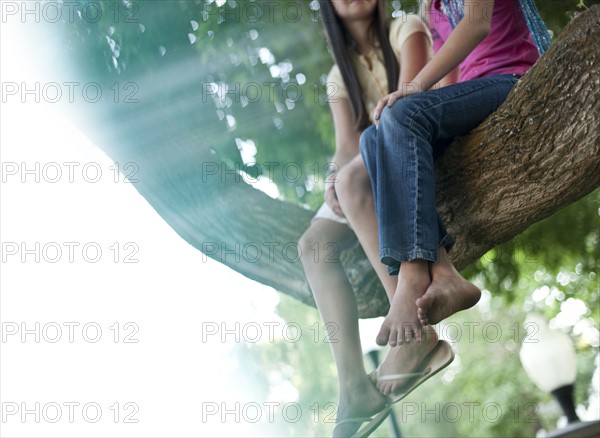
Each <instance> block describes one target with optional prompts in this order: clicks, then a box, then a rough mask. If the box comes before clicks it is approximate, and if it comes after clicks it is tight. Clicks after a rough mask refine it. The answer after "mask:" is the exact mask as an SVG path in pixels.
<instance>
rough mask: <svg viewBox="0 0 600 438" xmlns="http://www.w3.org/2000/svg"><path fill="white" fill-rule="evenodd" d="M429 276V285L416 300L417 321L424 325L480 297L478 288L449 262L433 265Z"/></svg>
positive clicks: (470, 304)
mask: <svg viewBox="0 0 600 438" xmlns="http://www.w3.org/2000/svg"><path fill="white" fill-rule="evenodd" d="M431 277H432V281H431V285H430V286H429V287H428V288H427V291H426V292H425V294H424V295H423V296H422V297H420V298H418V299H417V300H416V304H417V307H418V310H417V314H418V317H419V322H420V323H421V324H423V325H424V326H426V325H433V324H437V323H438V322H440V321H442V320H444V319H446V318H448V317H449V316H451V315H454V314H455V313H456V312H460V311H461V310H465V309H468V308H470V307H473V306H474V305H475V304H477V302H478V301H479V298H481V291H480V290H479V288H478V287H477V286H475V285H474V284H473V283H471V282H470V281H467V280H465V279H464V278H463V277H462V276H461V275H460V274H459V273H458V271H457V270H456V269H455V268H454V266H453V265H452V264H450V263H443V262H442V263H441V264H440V265H438V264H435V265H433V266H432V269H431Z"/></svg>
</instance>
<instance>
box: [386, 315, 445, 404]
mask: <svg viewBox="0 0 600 438" xmlns="http://www.w3.org/2000/svg"><path fill="white" fill-rule="evenodd" d="M437 342H438V337H437V333H436V332H435V330H434V329H433V327H428V328H427V329H424V330H423V339H422V342H418V343H415V342H413V343H410V344H404V345H400V346H398V347H394V348H392V349H391V350H390V352H389V353H388V355H387V356H386V358H385V360H384V361H383V362H382V364H381V366H380V367H379V375H380V376H381V377H383V376H389V375H391V374H405V373H413V372H415V371H417V370H418V369H419V366H420V365H421V363H422V362H423V359H424V358H425V357H426V356H427V355H428V354H429V353H430V352H431V350H433V349H434V348H435V346H436V345H437ZM409 380H410V379H409ZM409 380H394V381H380V382H377V389H379V392H381V393H382V394H383V395H385V396H388V395H390V394H393V393H396V392H397V391H398V390H401V389H402V388H403V387H404V386H406V384H407V383H409Z"/></svg>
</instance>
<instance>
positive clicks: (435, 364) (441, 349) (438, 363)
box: [376, 341, 454, 404]
mask: <svg viewBox="0 0 600 438" xmlns="http://www.w3.org/2000/svg"><path fill="white" fill-rule="evenodd" d="M453 360H454V352H453V351H452V347H450V344H448V343H447V342H446V341H438V343H437V345H436V346H435V347H433V350H431V352H430V353H429V354H428V355H427V356H425V358H424V359H423V361H422V362H421V365H420V366H419V369H420V371H416V372H414V373H404V374H388V375H386V376H382V375H380V374H379V368H377V373H376V375H377V381H378V382H390V381H396V380H406V379H413V381H412V382H410V384H408V385H407V386H404V387H402V388H401V389H400V390H398V392H395V393H392V394H391V395H390V396H389V397H388V402H389V403H390V404H394V403H397V402H399V401H400V400H402V399H403V398H404V397H406V396H407V395H408V394H410V393H411V392H412V391H414V390H415V389H416V388H417V387H418V386H419V385H420V384H421V383H423V382H425V381H426V380H427V379H429V378H430V377H431V376H433V375H435V374H437V373H438V372H440V371H441V370H443V369H444V368H446V367H447V366H448V365H450V363H452V361H453Z"/></svg>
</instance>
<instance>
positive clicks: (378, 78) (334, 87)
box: [327, 14, 432, 122]
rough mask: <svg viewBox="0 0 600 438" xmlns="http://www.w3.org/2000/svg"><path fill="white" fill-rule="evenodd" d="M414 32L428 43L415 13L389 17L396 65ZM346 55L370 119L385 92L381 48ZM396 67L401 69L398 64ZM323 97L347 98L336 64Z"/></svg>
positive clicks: (428, 35) (385, 83)
mask: <svg viewBox="0 0 600 438" xmlns="http://www.w3.org/2000/svg"><path fill="white" fill-rule="evenodd" d="M418 32H422V33H424V34H425V35H427V39H428V40H429V45H430V47H431V44H432V39H431V35H430V33H429V29H428V28H427V26H426V25H425V24H424V23H423V22H422V21H421V19H420V18H419V17H417V16H416V15H412V14H402V15H401V16H399V17H397V18H396V19H394V20H393V21H392V23H391V25H390V43H391V45H392V49H393V51H394V53H395V55H396V59H397V60H398V64H399V65H400V51H401V50H402V46H403V45H404V43H405V42H406V40H407V39H408V38H409V37H410V36H411V35H414V34H415V33H418ZM431 55H432V50H431V48H430V53H429V57H431ZM350 56H351V58H350V59H351V62H352V65H353V66H354V71H355V72H356V74H357V76H358V81H359V83H360V87H361V89H362V98H363V101H364V102H365V108H366V110H367V113H368V114H369V119H370V120H371V122H373V119H372V116H373V111H374V110H375V107H376V106H377V102H378V101H379V99H381V98H382V97H383V96H385V95H387V94H388V81H387V73H386V71H385V64H384V60H383V52H382V51H381V49H377V50H372V51H371V53H369V54H367V55H366V56H365V55H360V54H358V53H356V52H351V55H350ZM367 58H369V60H370V61H371V62H370V64H371V68H370V67H369V61H368V60H367ZM400 69H402V66H401V65H400ZM327 97H328V99H329V100H332V99H337V98H348V91H347V89H346V85H345V84H344V80H343V78H342V73H341V72H340V69H339V67H338V66H337V64H335V65H334V66H333V67H332V68H331V71H330V72H329V75H328V76H327Z"/></svg>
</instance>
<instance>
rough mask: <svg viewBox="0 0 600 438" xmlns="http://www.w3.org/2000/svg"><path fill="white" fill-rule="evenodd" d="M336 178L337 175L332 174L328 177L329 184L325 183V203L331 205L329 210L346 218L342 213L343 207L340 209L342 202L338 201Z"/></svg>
mask: <svg viewBox="0 0 600 438" xmlns="http://www.w3.org/2000/svg"><path fill="white" fill-rule="evenodd" d="M336 176H337V174H336V173H332V174H331V175H329V176H328V177H327V182H326V183H325V203H326V204H327V205H329V208H331V210H333V212H334V213H335V214H337V215H338V216H340V217H346V216H345V215H344V212H343V211H342V207H340V202H339V201H338V198H337V193H336V192H335V181H336Z"/></svg>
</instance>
